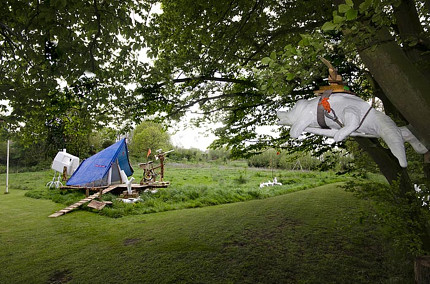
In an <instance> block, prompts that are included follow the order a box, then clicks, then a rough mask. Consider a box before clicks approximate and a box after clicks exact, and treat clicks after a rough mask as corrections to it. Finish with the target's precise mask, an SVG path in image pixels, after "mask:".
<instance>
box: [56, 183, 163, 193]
mask: <svg viewBox="0 0 430 284" xmlns="http://www.w3.org/2000/svg"><path fill="white" fill-rule="evenodd" d="M169 185H170V182H168V181H156V182H145V183H143V184H138V183H133V184H132V185H131V188H132V189H137V190H144V189H147V188H164V187H168V186H169ZM112 186H114V185H112ZM115 186H116V188H127V185H126V184H124V183H123V184H115ZM106 188H108V186H98V187H83V186H62V187H60V189H82V190H86V189H89V190H91V191H99V190H100V189H106Z"/></svg>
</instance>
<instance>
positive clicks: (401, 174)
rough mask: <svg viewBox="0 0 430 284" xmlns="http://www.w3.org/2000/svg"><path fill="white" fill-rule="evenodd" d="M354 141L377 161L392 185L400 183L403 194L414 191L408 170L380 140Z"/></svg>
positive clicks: (356, 139) (357, 139) (357, 138)
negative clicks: (401, 165)
mask: <svg viewBox="0 0 430 284" xmlns="http://www.w3.org/2000/svg"><path fill="white" fill-rule="evenodd" d="M354 139H355V141H356V142H357V143H358V144H359V145H360V147H361V148H362V149H363V150H364V151H366V152H367V153H368V154H369V155H370V157H371V158H372V159H373V161H375V163H376V164H377V165H378V167H379V170H380V171H381V173H382V174H383V175H384V177H385V178H386V179H387V181H388V182H389V183H390V184H391V185H393V184H395V183H397V182H399V186H400V189H401V191H402V193H403V194H406V193H407V192H408V191H413V190H414V188H413V187H412V182H411V179H410V178H409V174H408V172H407V170H406V169H405V168H402V167H400V165H399V162H398V160H397V158H396V157H394V155H393V154H392V153H391V152H390V151H389V150H387V149H385V148H384V147H382V146H381V144H380V143H379V141H378V139H375V138H372V139H370V138H364V137H354Z"/></svg>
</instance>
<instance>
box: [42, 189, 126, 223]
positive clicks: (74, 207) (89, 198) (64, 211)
mask: <svg viewBox="0 0 430 284" xmlns="http://www.w3.org/2000/svg"><path fill="white" fill-rule="evenodd" d="M118 185H119V184H115V185H111V186H109V187H107V188H106V189H103V191H102V194H105V193H108V192H110V191H112V190H114V189H115V188H117V187H118ZM99 196H100V193H94V194H93V195H90V196H88V197H86V198H84V199H82V200H80V201H78V202H76V203H75V204H72V205H70V206H68V207H66V208H64V209H62V210H60V211H57V212H55V213H54V214H51V215H49V216H48V217H50V218H56V217H59V216H62V215H64V214H66V213H69V212H70V211H72V210H75V209H76V208H78V207H79V206H81V205H83V204H85V203H87V202H90V201H91V200H93V199H95V198H97V197H99Z"/></svg>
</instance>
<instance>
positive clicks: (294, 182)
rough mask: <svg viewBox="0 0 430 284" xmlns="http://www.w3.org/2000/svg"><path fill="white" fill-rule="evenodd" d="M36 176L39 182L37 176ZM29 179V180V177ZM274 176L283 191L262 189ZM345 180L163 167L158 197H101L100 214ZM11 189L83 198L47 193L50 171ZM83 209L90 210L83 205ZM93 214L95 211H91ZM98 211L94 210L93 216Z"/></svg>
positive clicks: (18, 178) (230, 199)
mask: <svg viewBox="0 0 430 284" xmlns="http://www.w3.org/2000/svg"><path fill="white" fill-rule="evenodd" d="M141 175H142V173H141V172H140V171H136V172H135V174H134V177H135V179H136V180H140V178H141ZM36 176H38V177H36ZM31 177H33V178H31ZM274 177H277V179H278V181H279V182H281V183H282V184H283V185H282V186H271V187H263V188H260V183H261V182H266V181H268V180H272V179H273V178H274ZM346 179H347V177H345V176H337V175H335V174H334V173H332V172H301V171H285V170H266V169H255V168H248V167H246V166H245V167H237V165H236V164H235V165H233V166H231V167H229V166H225V165H222V166H217V165H210V164H204V165H202V164H201V165H198V166H196V165H194V166H193V165H189V164H188V165H186V166H183V165H179V164H176V165H167V167H166V172H165V179H164V180H166V181H170V183H171V185H170V186H169V187H168V188H164V189H159V190H158V191H157V192H156V193H151V192H143V193H141V194H140V197H141V199H142V200H141V201H140V202H137V203H134V204H126V203H122V202H120V201H117V200H116V196H113V195H106V196H103V199H104V200H110V201H113V205H112V206H111V207H105V208H104V209H103V210H101V211H100V212H99V214H101V215H104V216H109V217H114V218H118V217H122V216H126V215H135V214H146V213H153V212H162V211H168V210H176V209H183V208H196V207H205V206H211V205H219V204H225V203H234V202H242V201H247V200H252V199H262V198H268V197H272V196H277V195H281V194H287V193H291V192H295V191H299V190H304V189H308V188H312V187H316V186H319V185H323V184H329V183H335V182H340V181H345V180H346ZM12 180H13V184H14V185H13V186H15V187H17V186H26V187H29V184H28V183H29V182H30V180H33V181H34V182H33V183H31V184H32V187H29V188H31V190H29V191H27V192H26V194H25V195H26V196H27V197H32V198H42V199H50V200H53V201H54V202H57V203H61V204H64V205H70V204H72V203H75V202H77V201H78V200H80V199H82V198H84V193H83V192H80V191H67V190H59V189H48V188H46V187H45V184H46V182H47V181H49V180H50V172H39V173H31V174H15V176H14V178H13V179H12ZM83 209H84V210H89V211H94V210H93V209H90V208H87V207H86V206H83ZM94 212H96V211H94ZM97 212H98V211H97Z"/></svg>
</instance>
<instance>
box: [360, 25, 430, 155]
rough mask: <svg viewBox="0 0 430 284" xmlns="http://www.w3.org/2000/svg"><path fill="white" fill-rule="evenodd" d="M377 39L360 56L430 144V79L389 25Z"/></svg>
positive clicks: (389, 97)
mask: <svg viewBox="0 0 430 284" xmlns="http://www.w3.org/2000/svg"><path fill="white" fill-rule="evenodd" d="M375 39H376V40H377V42H375V44H374V45H373V46H372V47H371V48H370V47H367V48H364V49H361V51H360V52H359V54H360V57H361V59H362V61H363V62H364V64H365V65H366V67H367V68H368V69H369V71H370V73H371V74H372V76H373V77H374V78H375V80H376V81H377V82H378V84H379V85H380V86H381V88H382V90H383V91H384V93H385V95H386V96H387V97H388V99H389V100H390V101H391V102H392V103H393V105H394V106H395V107H396V108H397V109H398V110H399V112H400V113H401V114H402V115H403V116H404V117H405V119H406V120H407V121H408V122H409V123H410V124H411V125H412V127H413V129H411V130H412V131H413V132H414V134H415V135H416V136H417V138H418V139H420V140H421V141H422V142H423V143H424V144H425V145H426V146H427V147H428V148H430V126H429V123H428V118H429V117H430V82H429V81H428V80H427V79H426V78H425V76H424V75H423V74H422V73H421V72H420V71H419V70H418V69H417V68H416V67H415V66H414V65H413V64H412V63H411V62H410V60H409V59H408V57H407V56H406V55H405V53H404V52H403V51H402V49H401V48H400V46H399V45H398V44H397V43H396V42H395V41H394V39H393V37H392V36H391V35H390V34H389V32H388V30H387V29H384V28H383V29H381V30H379V31H377V33H376V35H375Z"/></svg>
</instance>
